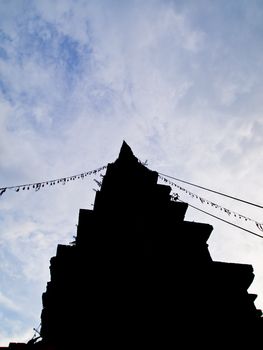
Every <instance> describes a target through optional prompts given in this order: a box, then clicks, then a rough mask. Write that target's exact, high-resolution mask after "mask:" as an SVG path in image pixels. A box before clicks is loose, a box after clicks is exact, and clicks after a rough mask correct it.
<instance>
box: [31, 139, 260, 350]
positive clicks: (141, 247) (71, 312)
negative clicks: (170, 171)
mask: <svg viewBox="0 0 263 350" xmlns="http://www.w3.org/2000/svg"><path fill="white" fill-rule="evenodd" d="M157 179H158V174H157V172H155V171H151V170H149V169H147V168H146V167H145V166H144V165H143V164H142V163H141V162H139V161H138V159H137V158H136V157H135V156H134V155H133V153H132V151H131V149H130V147H129V146H128V145H127V144H126V143H125V142H124V143H123V145H122V148H121V151H120V154H119V157H118V159H117V160H116V161H115V162H114V163H112V164H108V167H107V172H106V175H105V176H104V178H103V181H102V184H101V187H100V190H99V191H97V192H96V198H95V203H94V209H93V210H84V209H81V210H80V212H79V223H78V229H77V237H76V241H75V242H74V243H75V244H74V245H58V248H57V254H56V256H55V257H53V258H51V265H50V273H51V281H50V282H48V283H47V290H46V292H45V293H43V311H42V315H41V320H42V327H41V332H40V333H41V336H42V341H41V342H40V344H35V345H33V346H35V347H39V348H41V349H42V348H43V349H47V348H48V346H49V347H50V348H51V346H52V348H53V347H54V348H55V349H67V348H69V349H70V348H72V349H104V348H105V349H106V348H114V349H130V348H133V349H140V348H144V349H151V348H157V349H158V348H159V349H168V348H175V347H176V348H178V349H187V348H188V347H190V346H191V347H192V346H195V347H196V346H199V345H200V346H205V347H207V348H208V347H209V348H216V347H217V346H218V345H219V344H220V345H221V346H222V348H223V346H224V348H229V347H230V345H231V346H232V348H233V349H237V348H238V347H239V346H244V345H245V344H246V345H249V346H250V349H253V348H254V344H257V342H258V341H260V336H261V330H262V319H261V312H260V311H259V310H257V309H256V307H255V305H254V300H255V298H256V295H252V294H249V293H248V292H247V289H248V287H249V286H250V284H251V283H252V281H253V278H254V275H253V268H252V266H251V265H245V264H233V263H224V262H217V261H213V260H212V258H211V256H210V254H209V251H208V244H207V240H208V238H209V236H210V234H211V232H212V229H213V228H212V226H210V225H208V224H203V223H196V222H188V221H184V216H185V212H186V210H187V204H185V203H181V202H177V201H171V198H170V191H171V188H170V187H169V186H166V185H160V184H157Z"/></svg>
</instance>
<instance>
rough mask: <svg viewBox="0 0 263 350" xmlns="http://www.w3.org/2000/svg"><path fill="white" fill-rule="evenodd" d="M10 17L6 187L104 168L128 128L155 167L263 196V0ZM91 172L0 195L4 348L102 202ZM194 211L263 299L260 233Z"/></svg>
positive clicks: (64, 4) (20, 3)
mask: <svg viewBox="0 0 263 350" xmlns="http://www.w3.org/2000/svg"><path fill="white" fill-rule="evenodd" d="M0 23H1V25H0V187H6V186H13V185H18V184H24V183H33V182H40V181H44V180H51V179H54V178H60V177H65V176H69V175H74V174H78V173H82V172H84V171H88V170H92V169H95V168H98V167H100V166H103V165H105V164H107V163H108V162H112V161H114V160H115V159H116V158H117V156H118V152H119V149H120V146H121V143H122V141H123V140H124V139H125V140H126V141H127V142H128V143H129V145H130V146H131V147H132V149H133V151H134V153H135V155H136V156H138V157H139V158H140V159H141V160H142V161H144V160H146V159H147V161H148V166H149V167H150V168H151V169H154V170H158V171H160V172H162V173H165V174H169V175H172V176H175V177H178V178H181V179H184V180H188V181H191V182H194V183H197V184H200V185H202V186H207V187H209V188H212V189H215V190H218V191H223V192H225V193H228V194H231V195H234V196H237V197H241V198H244V199H246V200H249V201H252V202H255V203H259V204H260V203H261V204H263V189H262V187H263V186H262V185H263V180H262V172H263V161H262V156H263V117H262V112H263V103H262V97H263V96H262V95H263V79H262V77H263V74H262V73H263V65H262V62H263V41H262V35H263V3H262V1H261V0H258V1H257V0H249V1H245V0H238V1H237V0H218V1H217V0H215V1H212V0H210V1H209V0H198V1H195V0H193V1H191V0H189V1H188V0H186V1H183V0H174V1H172V0H146V1H140V0H127V1H126V0H123V1H122V0H94V1H93V0H86V1H85V0H74V1H73V0H61V1H59V0H37V1H31V0H0ZM93 179H94V176H91V177H89V178H88V177H87V178H85V180H78V181H71V182H70V183H67V184H66V185H65V186H63V185H61V184H59V185H56V186H52V187H51V186H46V187H45V188H43V189H41V190H40V191H38V192H35V191H34V190H29V191H27V190H25V191H23V190H21V191H19V192H15V191H12V190H7V191H6V192H5V193H4V194H3V195H2V196H1V197H0V208H1V210H0V325H1V326H0V345H2V346H3V345H8V343H9V341H28V340H29V339H30V338H31V337H32V336H33V333H34V332H33V327H37V326H38V325H39V323H40V313H41V308H42V302H41V294H42V292H43V291H45V288H46V283H47V281H48V280H49V259H50V258H51V257H52V256H53V255H54V254H55V253H56V246H57V244H58V243H65V244H68V243H69V242H70V241H72V237H73V236H74V235H75V234H76V224H77V222H78V211H79V208H92V206H91V205H92V202H93V200H94V193H95V192H94V191H93V188H94V187H96V184H95V182H94V181H93ZM184 187H186V188H188V189H189V190H190V191H192V192H194V193H197V194H198V195H199V196H202V197H204V198H207V199H209V200H211V201H214V202H215V203H218V204H220V205H221V206H223V207H226V208H229V209H231V210H232V211H235V212H237V213H241V214H242V215H245V216H248V217H250V218H252V219H254V220H257V221H258V222H262V221H263V215H262V213H263V211H262V210H263V209H258V208H253V207H249V206H247V205H241V204H240V203H238V202H235V201H231V200H229V199H228V200H227V199H226V198H224V197H218V196H215V195H213V196H212V194H210V193H209V192H202V191H201V190H198V189H195V188H190V187H189V186H188V187H187V186H186V185H185V186H184ZM128 189H129V184H127V191H128ZM174 190H175V191H176V192H178V189H177V190H176V189H174ZM178 194H179V195H180V196H181V198H182V199H183V200H187V201H189V203H191V204H193V205H196V206H199V207H200V208H201V209H203V210H206V211H210V212H211V213H213V214H214V215H219V216H221V217H222V218H224V219H226V220H231V221H232V222H235V223H238V224H239V225H242V226H243V227H245V228H247V229H249V230H253V231H255V232H256V233H259V234H260V233H261V232H260V231H259V230H258V229H257V227H256V226H255V223H254V222H252V221H245V220H244V219H241V220H240V219H238V220H239V221H237V219H236V218H234V217H233V215H231V216H230V217H229V216H228V215H227V214H223V213H222V212H220V211H219V210H216V209H213V208H211V206H209V205H207V204H205V203H204V204H202V203H201V202H200V201H198V200H197V199H194V198H192V197H191V196H189V195H188V196H187V195H185V193H184V192H182V191H181V192H180V191H179V192H178ZM224 215H226V216H224ZM187 219H188V220H194V221H202V222H208V223H210V224H212V225H213V226H214V231H213V234H212V235H211V238H210V239H209V242H208V243H209V250H210V253H211V255H212V257H213V259H214V260H221V261H230V262H240V263H248V264H252V265H253V267H254V272H255V279H254V282H253V284H252V286H251V287H250V289H249V291H250V292H251V293H256V294H258V298H257V300H256V305H257V307H258V308H259V309H261V308H263V265H262V259H263V240H262V239H260V238H258V237H256V236H253V235H250V234H248V233H247V232H245V231H242V230H240V229H237V228H234V227H232V226H230V225H226V224H223V223H222V222H220V221H218V220H215V219H213V218H211V217H209V216H207V215H205V214H202V213H200V212H198V211H195V210H193V209H189V210H188V214H187ZM186 254H187V252H186ZM193 293H194V290H193Z"/></svg>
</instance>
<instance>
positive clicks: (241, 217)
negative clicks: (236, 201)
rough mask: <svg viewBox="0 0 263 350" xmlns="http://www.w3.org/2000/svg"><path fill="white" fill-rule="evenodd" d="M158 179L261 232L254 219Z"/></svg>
mask: <svg viewBox="0 0 263 350" xmlns="http://www.w3.org/2000/svg"><path fill="white" fill-rule="evenodd" d="M158 177H159V179H160V180H162V181H164V182H165V183H168V184H169V185H171V186H173V187H176V188H178V189H179V190H180V191H183V192H184V193H186V194H188V195H189V196H191V197H192V198H195V199H198V200H199V201H200V202H201V203H202V204H207V205H210V206H211V207H213V208H215V209H219V210H220V211H223V212H224V213H226V214H228V216H234V217H235V218H238V219H242V220H245V221H249V222H252V223H254V224H255V225H256V227H257V228H258V229H259V230H260V231H262V232H263V223H260V222H258V221H256V220H254V219H251V218H249V217H248V216H245V215H242V214H239V213H237V212H235V211H232V210H230V209H227V208H225V207H222V206H221V205H219V204H217V203H214V202H212V201H210V200H208V199H205V198H203V197H200V196H198V195H197V194H195V193H193V192H191V191H189V190H187V189H186V188H184V187H181V186H179V185H177V184H176V183H174V182H173V181H171V180H169V179H167V178H166V177H164V176H162V175H160V174H158ZM171 197H172V199H173V200H177V199H178V198H179V196H178V194H177V193H172V195H171Z"/></svg>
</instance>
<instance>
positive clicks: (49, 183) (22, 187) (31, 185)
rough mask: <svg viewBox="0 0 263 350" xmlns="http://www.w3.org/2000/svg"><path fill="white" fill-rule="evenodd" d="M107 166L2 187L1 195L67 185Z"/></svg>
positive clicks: (94, 173)
mask: <svg viewBox="0 0 263 350" xmlns="http://www.w3.org/2000/svg"><path fill="white" fill-rule="evenodd" d="M106 168H107V166H106V165H104V166H102V167H100V168H97V169H94V170H90V171H86V172H84V173H81V174H77V175H72V176H68V177H62V178H59V179H54V180H48V181H43V182H34V183H29V184H24V185H16V186H9V187H8V186H7V187H2V188H0V197H1V196H2V195H3V194H4V193H5V192H6V191H7V190H14V191H16V192H19V191H21V190H22V191H25V190H31V189H33V190H35V191H39V190H40V189H42V188H43V187H46V186H55V185H56V184H62V185H65V184H66V183H67V182H69V181H75V180H79V179H82V180H83V179H84V178H85V177H86V176H90V175H96V174H97V173H100V172H101V171H102V170H104V169H106Z"/></svg>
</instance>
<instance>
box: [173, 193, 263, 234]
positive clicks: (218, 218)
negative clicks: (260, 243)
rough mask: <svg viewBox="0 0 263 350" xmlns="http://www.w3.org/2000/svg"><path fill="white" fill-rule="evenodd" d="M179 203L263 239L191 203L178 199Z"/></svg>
mask: <svg viewBox="0 0 263 350" xmlns="http://www.w3.org/2000/svg"><path fill="white" fill-rule="evenodd" d="M177 201H179V202H181V203H186V204H187V205H188V206H189V207H192V208H194V209H196V210H199V211H201V212H202V213H205V214H207V215H210V216H212V217H213V218H215V219H217V220H220V221H223V222H225V223H227V224H229V225H232V226H234V227H236V228H239V229H241V230H243V231H246V232H248V233H250V234H252V235H254V236H257V237H260V238H263V236H262V235H259V234H258V233H255V232H253V231H250V230H247V229H246V228H244V227H242V226H239V225H236V224H233V223H232V222H230V221H227V220H224V219H222V218H220V217H218V216H216V215H213V214H211V213H208V212H207V211H205V210H202V209H200V208H197V207H195V206H194V205H192V204H189V203H187V202H184V201H181V200H180V199H177Z"/></svg>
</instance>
